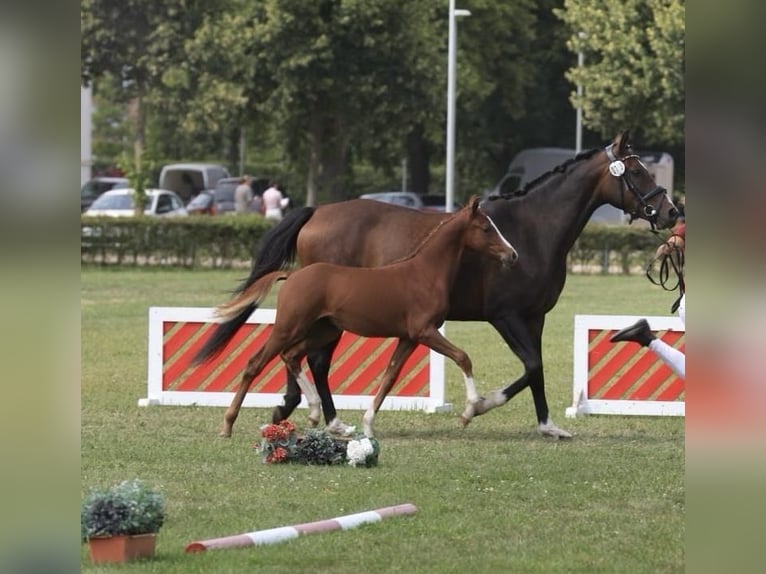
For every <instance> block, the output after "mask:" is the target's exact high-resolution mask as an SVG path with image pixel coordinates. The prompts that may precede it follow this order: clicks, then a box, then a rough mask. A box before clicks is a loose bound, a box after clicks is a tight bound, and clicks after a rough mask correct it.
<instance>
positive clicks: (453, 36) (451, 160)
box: [444, 0, 471, 212]
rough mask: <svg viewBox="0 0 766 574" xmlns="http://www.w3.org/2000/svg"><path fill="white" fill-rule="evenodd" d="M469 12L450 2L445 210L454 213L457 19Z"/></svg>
mask: <svg viewBox="0 0 766 574" xmlns="http://www.w3.org/2000/svg"><path fill="white" fill-rule="evenodd" d="M470 15H471V13H470V12H469V11H468V10H455V0H450V1H449V48H448V50H447V161H446V173H445V179H446V193H445V196H446V197H445V206H444V208H445V210H446V211H447V212H450V211H452V209H453V208H452V206H453V205H454V203H455V200H454V198H455V80H456V76H457V17H458V16H470Z"/></svg>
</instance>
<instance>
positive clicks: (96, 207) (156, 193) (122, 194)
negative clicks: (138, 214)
mask: <svg viewBox="0 0 766 574" xmlns="http://www.w3.org/2000/svg"><path fill="white" fill-rule="evenodd" d="M146 195H147V196H148V197H149V201H148V205H147V207H146V209H145V210H144V213H145V214H146V215H151V216H158V217H183V216H186V215H189V213H188V212H187V211H186V208H185V207H184V204H183V202H182V201H181V198H180V197H178V194H177V193H175V192H173V191H170V190H167V189H147V190H146ZM134 213H135V204H134V202H133V190H132V189H130V188H126V189H112V190H111V191H107V192H106V193H104V194H102V195H101V197H99V198H98V199H97V200H96V201H94V202H93V204H92V205H91V206H90V207H89V208H88V210H87V211H86V212H85V215H93V216H109V217H130V216H132V215H133V214H134Z"/></svg>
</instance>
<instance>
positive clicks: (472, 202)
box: [468, 195, 481, 213]
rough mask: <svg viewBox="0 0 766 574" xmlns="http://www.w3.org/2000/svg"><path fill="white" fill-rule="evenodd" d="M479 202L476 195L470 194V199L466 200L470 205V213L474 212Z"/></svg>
mask: <svg viewBox="0 0 766 574" xmlns="http://www.w3.org/2000/svg"><path fill="white" fill-rule="evenodd" d="M479 203H481V200H480V199H479V196H478V195H472V196H471V199H469V200H468V205H470V206H471V212H472V213H476V211H477V210H478V209H479Z"/></svg>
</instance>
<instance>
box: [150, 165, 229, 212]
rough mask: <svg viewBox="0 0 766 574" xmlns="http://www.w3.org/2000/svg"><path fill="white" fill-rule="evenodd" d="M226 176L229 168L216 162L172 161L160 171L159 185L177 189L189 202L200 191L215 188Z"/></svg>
mask: <svg viewBox="0 0 766 574" xmlns="http://www.w3.org/2000/svg"><path fill="white" fill-rule="evenodd" d="M225 177H229V170H227V169H226V168H225V167H223V166H222V165H218V164H215V163H171V164H168V165H166V166H164V167H163V168H162V171H160V180H159V186H158V187H160V188H161V189H169V190H171V191H175V192H176V193H177V194H178V195H179V196H180V197H181V199H182V200H183V202H184V204H187V203H189V201H190V200H191V199H192V198H193V197H194V196H196V195H197V194H199V192H201V191H205V190H212V189H215V185H216V184H217V183H218V180H219V179H223V178H225Z"/></svg>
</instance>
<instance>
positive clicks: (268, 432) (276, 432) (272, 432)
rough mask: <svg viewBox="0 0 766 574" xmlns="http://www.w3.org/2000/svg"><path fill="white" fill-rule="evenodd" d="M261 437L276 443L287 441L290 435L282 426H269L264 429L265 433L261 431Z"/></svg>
mask: <svg viewBox="0 0 766 574" xmlns="http://www.w3.org/2000/svg"><path fill="white" fill-rule="evenodd" d="M261 435H262V436H263V438H265V439H266V440H267V441H269V442H274V441H278V440H283V439H286V438H287V436H288V433H287V432H286V430H285V429H284V428H283V427H282V426H280V425H267V426H266V427H264V429H263V431H261Z"/></svg>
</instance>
